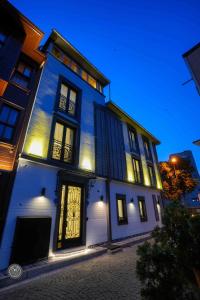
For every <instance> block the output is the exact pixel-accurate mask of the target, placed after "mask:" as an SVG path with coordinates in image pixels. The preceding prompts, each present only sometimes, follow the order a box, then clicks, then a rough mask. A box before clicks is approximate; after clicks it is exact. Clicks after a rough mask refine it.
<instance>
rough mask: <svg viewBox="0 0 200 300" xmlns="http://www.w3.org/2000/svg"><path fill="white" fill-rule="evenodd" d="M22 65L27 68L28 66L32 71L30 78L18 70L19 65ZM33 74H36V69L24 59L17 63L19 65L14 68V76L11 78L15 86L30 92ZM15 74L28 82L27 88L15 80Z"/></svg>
mask: <svg viewBox="0 0 200 300" xmlns="http://www.w3.org/2000/svg"><path fill="white" fill-rule="evenodd" d="M20 63H22V64H24V65H25V67H26V66H27V67H28V68H29V69H30V70H31V71H30V76H27V75H25V74H24V73H22V72H20V71H19V70H18V66H19V64H20ZM33 72H34V68H33V66H31V64H29V63H27V62H26V60H25V59H23V58H20V59H19V60H18V62H17V65H16V67H15V68H14V70H13V74H12V76H11V82H12V83H13V84H14V85H17V86H18V87H20V88H21V89H24V90H28V89H29V88H30V83H31V79H32V76H33ZM15 74H17V75H18V76H20V77H21V78H22V79H23V80H25V81H26V83H27V85H26V86H23V85H21V84H20V83H18V82H16V81H15V80H14V77H15Z"/></svg>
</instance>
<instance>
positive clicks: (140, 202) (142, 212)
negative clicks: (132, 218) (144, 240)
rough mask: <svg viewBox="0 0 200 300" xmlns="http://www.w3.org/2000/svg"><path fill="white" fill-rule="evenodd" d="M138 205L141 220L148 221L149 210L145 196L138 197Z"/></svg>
mask: <svg viewBox="0 0 200 300" xmlns="http://www.w3.org/2000/svg"><path fill="white" fill-rule="evenodd" d="M138 207H139V213H140V221H141V222H146V221H147V211H146V204H145V199H144V197H138Z"/></svg>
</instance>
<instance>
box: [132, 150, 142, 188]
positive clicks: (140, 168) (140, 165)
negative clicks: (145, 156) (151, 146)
mask: <svg viewBox="0 0 200 300" xmlns="http://www.w3.org/2000/svg"><path fill="white" fill-rule="evenodd" d="M131 159H132V166H133V175H134V183H136V184H143V182H144V180H143V170H142V162H141V158H140V157H138V156H135V155H132V157H131ZM133 160H135V161H138V164H139V172H140V178H141V181H138V180H136V174H137V170H136V168H135V164H134V162H133ZM137 177H138V176H137Z"/></svg>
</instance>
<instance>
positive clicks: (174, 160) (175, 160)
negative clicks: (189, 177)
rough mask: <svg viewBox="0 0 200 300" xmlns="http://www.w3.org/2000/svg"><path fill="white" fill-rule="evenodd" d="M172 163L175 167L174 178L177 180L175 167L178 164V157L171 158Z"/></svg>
mask: <svg viewBox="0 0 200 300" xmlns="http://www.w3.org/2000/svg"><path fill="white" fill-rule="evenodd" d="M170 162H171V163H172V164H173V167H174V176H175V178H176V167H175V166H176V163H177V157H176V156H173V157H171V159H170Z"/></svg>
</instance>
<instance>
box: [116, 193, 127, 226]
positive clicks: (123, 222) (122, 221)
mask: <svg viewBox="0 0 200 300" xmlns="http://www.w3.org/2000/svg"><path fill="white" fill-rule="evenodd" d="M118 200H122V206H123V219H120V218H119V210H118ZM116 208H117V221H118V225H126V224H128V215H127V205H126V195H122V194H116Z"/></svg>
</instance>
